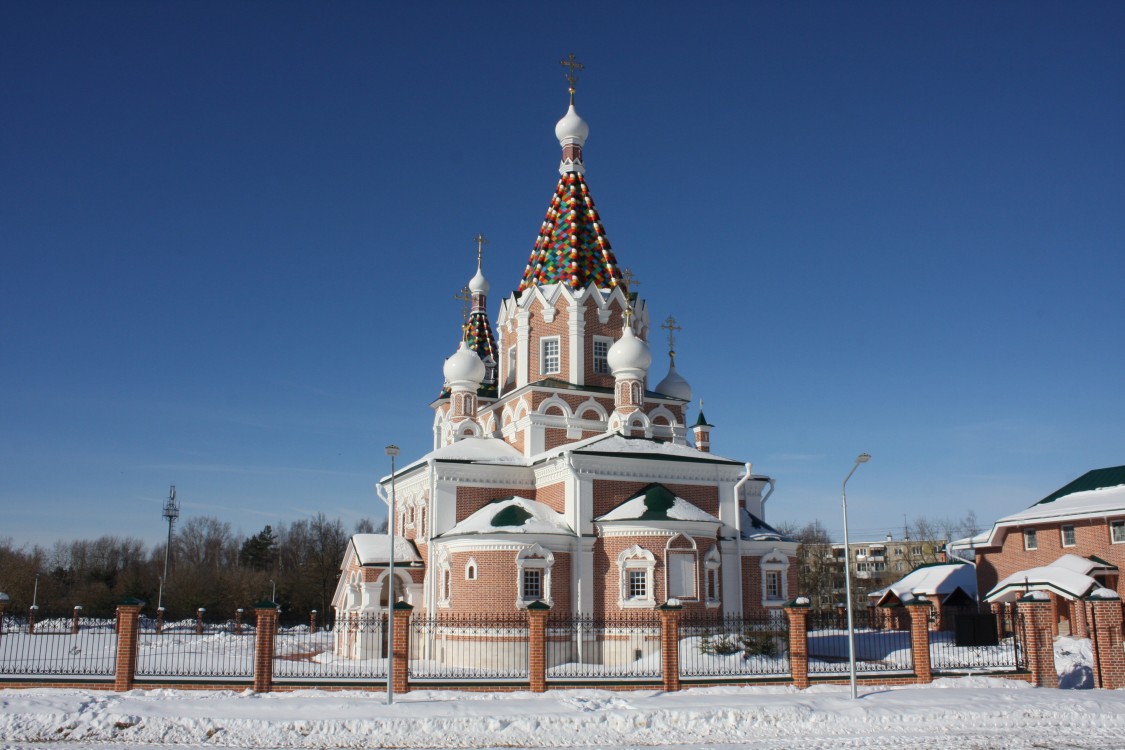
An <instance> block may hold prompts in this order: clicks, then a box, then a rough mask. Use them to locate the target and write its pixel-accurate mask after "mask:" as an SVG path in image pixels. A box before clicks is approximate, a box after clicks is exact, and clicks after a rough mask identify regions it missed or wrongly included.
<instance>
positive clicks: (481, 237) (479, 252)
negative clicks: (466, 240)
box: [473, 232, 488, 270]
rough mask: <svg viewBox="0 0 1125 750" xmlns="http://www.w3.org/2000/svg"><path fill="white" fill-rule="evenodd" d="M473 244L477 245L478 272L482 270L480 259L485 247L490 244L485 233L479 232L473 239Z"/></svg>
mask: <svg viewBox="0 0 1125 750" xmlns="http://www.w3.org/2000/svg"><path fill="white" fill-rule="evenodd" d="M473 242H475V243H477V270H480V258H481V255H482V254H483V253H484V246H485V245H487V244H488V240H487V239H485V237H484V232H477V236H476V237H473Z"/></svg>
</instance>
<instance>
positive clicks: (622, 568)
mask: <svg viewBox="0 0 1125 750" xmlns="http://www.w3.org/2000/svg"><path fill="white" fill-rule="evenodd" d="M655 570H656V557H654V556H653V554H652V553H651V552H649V551H648V550H647V549H645V548H643V547H641V546H640V545H637V544H634V545H633V546H632V547H629V548H628V549H625V550H622V552H621V554H620V555H618V556H617V571H618V578H619V583H620V587H619V596H618V599H617V606H619V607H621V608H622V609H653V608H654V607H656V598H655V596H654V592H655V588H656V587H655V585H654V572H655ZM632 574H638V575H640V576H643V577H642V578H641V579H640V580H638V577H637V576H634V575H632ZM641 580H643V589H644V593H643V594H642V595H639V596H637V595H634V594H636V593H637V592H639V591H640V589H641V588H642V586H641V585H640V581H641Z"/></svg>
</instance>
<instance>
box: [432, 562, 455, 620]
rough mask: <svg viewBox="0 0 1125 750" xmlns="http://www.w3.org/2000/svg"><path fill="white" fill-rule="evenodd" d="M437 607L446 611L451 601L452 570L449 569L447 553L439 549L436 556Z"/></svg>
mask: <svg viewBox="0 0 1125 750" xmlns="http://www.w3.org/2000/svg"><path fill="white" fill-rule="evenodd" d="M436 562H437V605H438V606H439V607H441V608H442V609H448V608H449V607H450V606H451V604H452V599H453V570H452V568H451V567H450V562H449V551H448V550H446V549H441V550H440V551H439V552H438V554H437V560H436Z"/></svg>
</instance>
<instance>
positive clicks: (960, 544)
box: [949, 529, 992, 550]
mask: <svg viewBox="0 0 1125 750" xmlns="http://www.w3.org/2000/svg"><path fill="white" fill-rule="evenodd" d="M991 535H992V529H985V530H984V531H982V532H981V533H979V534H976V535H974V536H967V537H965V538H963V539H954V540H953V541H952V542H950V543H949V547H950V549H955V550H963V549H972V548H973V547H984V546H987V545H988V537H989V536H991Z"/></svg>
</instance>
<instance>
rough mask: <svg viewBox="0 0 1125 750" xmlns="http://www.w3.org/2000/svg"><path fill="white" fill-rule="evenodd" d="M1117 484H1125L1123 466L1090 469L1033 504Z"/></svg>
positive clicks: (1050, 501)
mask: <svg viewBox="0 0 1125 750" xmlns="http://www.w3.org/2000/svg"><path fill="white" fill-rule="evenodd" d="M1119 484H1125V466H1111V467H1109V468H1106V469H1094V470H1092V471H1087V472H1086V473H1085V474H1083V475H1082V476H1080V477H1078V478H1077V479H1075V480H1074V481H1073V482H1071V483H1070V484H1068V485H1066V486H1065V487H1061V488H1059V489H1057V490H1055V491H1054V492H1052V493H1051V494H1050V495H1047V497H1045V498H1043V499H1042V500H1040V501H1039V502H1037V503H1036V504H1035V505H1043V504H1044V503H1053V502H1055V501H1056V500H1058V499H1059V498H1060V497H1064V496H1066V495H1073V494H1074V493H1075V492H1088V491H1090V490H1099V489H1101V488H1102V487H1116V486H1117V485H1119Z"/></svg>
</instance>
